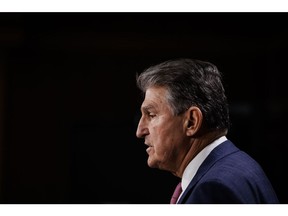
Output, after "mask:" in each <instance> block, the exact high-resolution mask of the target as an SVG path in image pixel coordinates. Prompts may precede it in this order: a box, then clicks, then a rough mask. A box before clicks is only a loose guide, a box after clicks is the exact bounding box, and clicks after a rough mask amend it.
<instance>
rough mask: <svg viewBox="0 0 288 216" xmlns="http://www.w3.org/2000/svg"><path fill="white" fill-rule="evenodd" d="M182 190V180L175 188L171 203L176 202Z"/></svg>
mask: <svg viewBox="0 0 288 216" xmlns="http://www.w3.org/2000/svg"><path fill="white" fill-rule="evenodd" d="M181 192H182V187H181V182H179V183H178V185H177V186H176V188H175V190H174V193H173V195H172V197H171V200H170V204H176V202H177V200H178V197H179V196H180V194H181Z"/></svg>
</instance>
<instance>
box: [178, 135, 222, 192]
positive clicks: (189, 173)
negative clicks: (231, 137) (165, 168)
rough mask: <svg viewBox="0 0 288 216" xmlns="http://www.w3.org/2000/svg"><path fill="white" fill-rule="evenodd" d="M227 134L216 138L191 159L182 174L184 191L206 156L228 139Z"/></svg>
mask: <svg viewBox="0 0 288 216" xmlns="http://www.w3.org/2000/svg"><path fill="white" fill-rule="evenodd" d="M226 140H227V138H226V136H222V137H220V138H218V139H216V140H214V141H213V142H212V143H211V144H209V145H207V146H206V147H205V148H204V149H202V151H200V152H199V153H198V154H197V155H196V157H195V158H193V160H191V161H190V163H189V164H188V166H187V167H186V168H185V170H184V172H183V176H182V181H181V186H182V190H183V192H184V191H185V189H186V188H187V187H188V185H189V183H190V182H191V180H192V179H193V177H194V176H195V174H196V172H197V170H198V168H199V167H200V166H201V164H202V163H203V161H204V160H205V158H206V157H207V156H208V155H209V154H210V152H211V151H212V150H213V149H214V148H215V147H216V146H218V145H220V144H221V143H223V142H224V141H226Z"/></svg>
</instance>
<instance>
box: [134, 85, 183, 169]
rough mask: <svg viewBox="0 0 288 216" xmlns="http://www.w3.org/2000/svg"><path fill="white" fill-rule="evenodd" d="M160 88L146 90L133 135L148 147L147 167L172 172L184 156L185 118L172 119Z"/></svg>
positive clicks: (171, 113)
mask: <svg viewBox="0 0 288 216" xmlns="http://www.w3.org/2000/svg"><path fill="white" fill-rule="evenodd" d="M166 95H167V90H166V89H165V88H164V87H151V88H148V89H147V91H146V94H145V99H144V101H143V103H142V106H141V113H142V116H141V119H140V121H139V124H138V128H137V132H136V136H137V137H138V138H144V139H145V144H146V145H147V146H148V148H147V150H146V151H147V153H148V155H149V157H148V161H147V163H148V166H149V167H152V168H159V169H163V170H167V171H171V172H174V171H176V170H177V168H178V167H179V166H180V163H181V162H182V160H183V158H184V156H185V154H186V153H187V148H188V144H187V137H186V135H185V118H184V116H185V115H183V114H182V115H179V116H175V115H173V112H172V109H171V108H170V107H169V104H168V102H167V99H166Z"/></svg>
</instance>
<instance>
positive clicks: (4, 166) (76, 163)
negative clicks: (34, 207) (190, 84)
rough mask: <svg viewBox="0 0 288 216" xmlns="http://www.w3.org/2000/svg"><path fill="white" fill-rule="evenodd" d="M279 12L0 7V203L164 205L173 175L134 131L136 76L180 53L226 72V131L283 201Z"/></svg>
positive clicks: (287, 35)
mask: <svg viewBox="0 0 288 216" xmlns="http://www.w3.org/2000/svg"><path fill="white" fill-rule="evenodd" d="M287 21H288V14H287V13H196V12H193V13H192V12H191V13H165V12H163V13H100V12H98V13H1V14H0V72H1V73H0V84H1V85H0V100H1V101H0V102H1V103H0V104H1V105H0V117H1V121H0V135H1V140H0V141H1V145H0V153H1V157H0V158H1V159H0V171H1V179H0V183H1V191H0V192H1V193H0V201H1V203H5V204H7V203H8V204H10V203H12V204H13V203H21V204H26V203H29V204H30V203H31V204H39V203H44V204H46V203H47V204H49V203H55V204H66V203H67V204H78V203H79V204H80V203H87V204H89V203H95V204H98V203H100V204H101V203H110V204H111V203H112V204H113V203H115V204H116V203H120V204H121V203H127V204H137V203H139V204H142V203H143V204H145V203H151V204H153V203H169V200H170V196H171V194H172V192H173V190H174V187H175V185H176V183H177V181H178V179H177V178H176V177H175V176H173V175H172V174H170V173H168V172H165V171H160V170H157V169H151V168H149V167H148V166H147V163H146V161H147V155H146V152H145V146H144V144H143V140H139V139H137V138H136V136H135V132H136V127H137V121H138V119H139V107H140V104H141V100H142V98H141V97H140V92H139V91H138V90H137V88H136V85H135V75H136V73H138V72H141V71H143V70H144V69H145V68H147V67H148V66H150V65H152V64H156V63H160V62H161V61H164V60H168V59H172V58H179V57H189V58H196V59H201V60H206V61H210V62H212V63H214V64H216V65H217V66H218V68H219V70H220V71H222V73H223V74H224V82H225V88H226V91H227V96H228V100H229V103H230V106H231V107H230V108H231V120H232V128H231V130H230V132H229V134H228V138H229V139H231V140H232V141H233V142H234V143H235V144H236V145H237V146H238V147H239V148H241V149H242V150H245V151H246V152H247V153H249V154H250V155H251V156H252V157H254V158H255V159H256V160H257V161H258V162H259V163H260V164H261V166H262V167H263V169H264V170H265V172H266V173H267V175H268V177H269V179H270V180H271V182H272V184H273V186H274V188H275V190H276V192H277V194H278V197H279V199H280V202H281V203H288V195H287V191H288V188H287V185H286V182H288V177H287V175H286V172H287V168H286V166H287V164H288V159H287V156H286V152H287V140H286V136H287V133H288V130H287V105H288V103H287V81H286V76H287V72H288V67H287V57H288V56H287V50H288V29H287ZM127 187H129V189H127Z"/></svg>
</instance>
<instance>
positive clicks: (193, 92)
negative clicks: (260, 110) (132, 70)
mask: <svg viewBox="0 0 288 216" xmlns="http://www.w3.org/2000/svg"><path fill="white" fill-rule="evenodd" d="M137 86H138V88H139V89H140V90H141V91H142V92H143V93H145V92H146V90H147V89H148V88H150V87H153V86H159V87H165V88H166V89H167V91H168V95H167V101H168V103H169V104H170V106H171V108H172V111H173V114H174V115H179V114H181V113H183V112H184V111H185V110H187V109H188V108H189V107H191V106H197V107H198V108H199V109H200V110H201V112H202V114H203V119H204V123H205V125H206V126H207V128H209V129H228V128H229V125H230V120H229V109H228V103H227V98H226V95H225V90H224V87H223V84H222V76H221V73H220V72H219V71H218V69H217V67H216V66H215V65H213V64H211V63H210V62H205V61H200V60H195V59H176V60H169V61H165V62H163V63H160V64H158V65H155V66H151V67H149V68H148V69H146V70H145V71H143V72H142V73H141V74H140V75H137Z"/></svg>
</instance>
